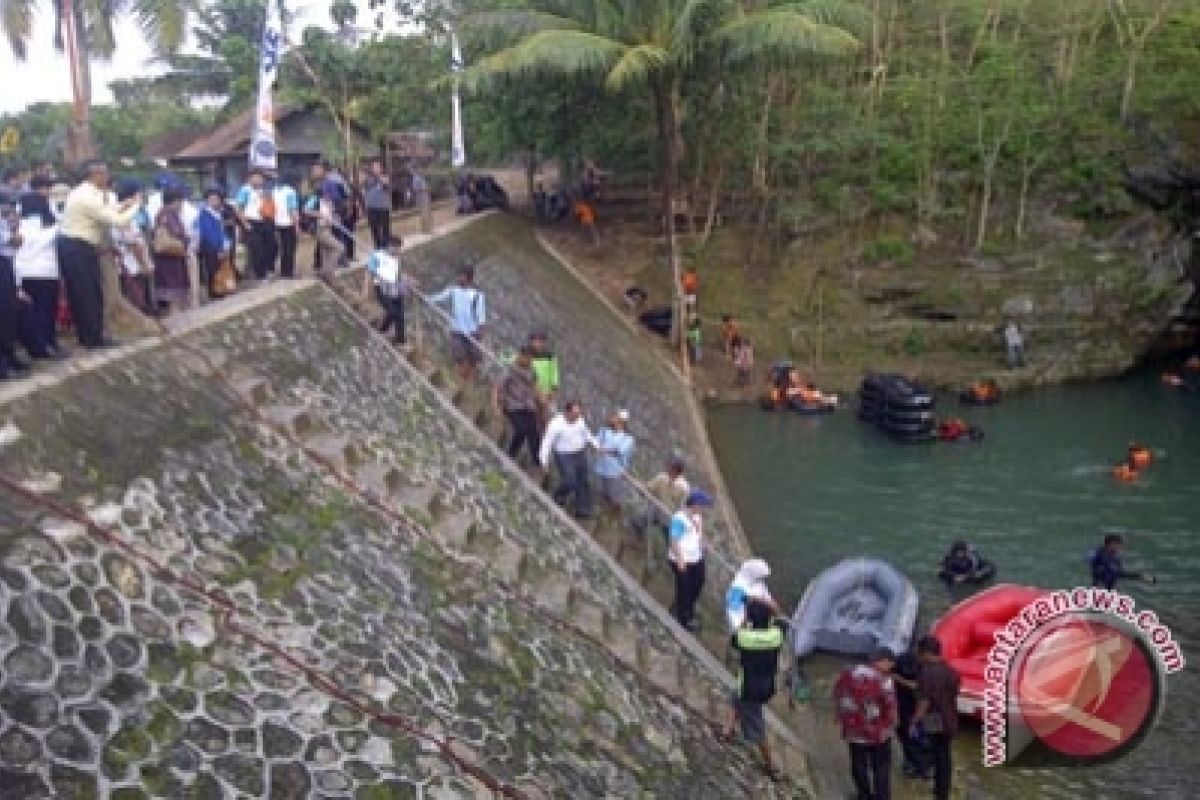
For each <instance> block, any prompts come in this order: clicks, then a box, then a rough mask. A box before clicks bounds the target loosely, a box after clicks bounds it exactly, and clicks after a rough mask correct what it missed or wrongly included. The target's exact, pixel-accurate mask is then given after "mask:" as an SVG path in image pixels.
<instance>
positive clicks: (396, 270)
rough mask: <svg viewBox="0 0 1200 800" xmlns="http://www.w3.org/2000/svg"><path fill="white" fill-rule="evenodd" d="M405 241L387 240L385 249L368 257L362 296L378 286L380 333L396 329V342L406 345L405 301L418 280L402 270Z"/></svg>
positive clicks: (376, 295) (376, 293)
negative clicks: (370, 284)
mask: <svg viewBox="0 0 1200 800" xmlns="http://www.w3.org/2000/svg"><path fill="white" fill-rule="evenodd" d="M403 247H404V242H403V241H402V240H401V239H400V237H399V236H393V237H391V238H389V239H388V240H387V243H386V247H385V248H381V249H379V250H376V251H375V252H373V253H371V255H370V257H368V258H367V269H366V271H365V272H364V273H363V283H364V286H363V295H364V296H365V295H367V293H368V288H369V287H368V286H366V285H365V284H366V283H367V282H368V281H369V282H373V283H374V284H375V299H376V300H378V301H379V305H380V306H382V307H383V320H382V321H381V322H380V323H379V332H380V333H387V332H388V330H389V329H391V328H393V327H394V328H395V331H396V332H395V335H394V339H393V341H394V342H395V343H396V344H398V345H400V346H405V345H406V344H407V339H406V338H405V324H404V302H405V300H407V299H408V296H409V295H411V294H412V293H413V291H414V290H415V289H416V286H417V283H416V280H415V279H414V278H413V277H412V276H411V275H409V274H408V273H407V272H405V271H404V269H403V268H402V267H401V262H400V259H401V252H402V250H403Z"/></svg>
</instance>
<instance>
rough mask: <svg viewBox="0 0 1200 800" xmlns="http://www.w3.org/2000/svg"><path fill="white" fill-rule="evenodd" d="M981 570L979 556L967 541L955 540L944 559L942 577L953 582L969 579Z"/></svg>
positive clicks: (958, 582)
mask: <svg viewBox="0 0 1200 800" xmlns="http://www.w3.org/2000/svg"><path fill="white" fill-rule="evenodd" d="M978 572H979V556H978V555H977V554H976V553H975V552H974V551H973V550H972V549H971V547H970V546H969V545H968V544H967V543H966V542H961V541H960V542H955V543H954V544H953V545H951V546H950V552H949V553H948V554H947V555H946V557H945V558H943V559H942V573H941V574H942V577H943V578H945V579H946V580H947V581H949V582H950V583H952V584H960V583H964V582H965V581H969V580H971V579H972V578H974V577H975V575H976V573H978Z"/></svg>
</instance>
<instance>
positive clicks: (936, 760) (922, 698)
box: [909, 636, 960, 800]
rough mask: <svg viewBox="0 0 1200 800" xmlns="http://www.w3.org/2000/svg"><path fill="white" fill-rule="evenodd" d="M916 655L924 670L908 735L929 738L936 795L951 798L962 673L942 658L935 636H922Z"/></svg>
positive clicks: (918, 685) (942, 799) (935, 796)
mask: <svg viewBox="0 0 1200 800" xmlns="http://www.w3.org/2000/svg"><path fill="white" fill-rule="evenodd" d="M917 657H918V658H919V659H920V660H921V674H920V676H919V677H918V678H917V710H916V713H914V714H913V718H912V722H911V723H909V735H910V736H914V737H915V736H916V735H917V733H918V731H923V732H924V733H925V735H926V736H927V737H928V738H929V750H930V753H931V754H932V756H933V796H934V798H935V799H936V800H949V798H950V777H951V769H952V766H951V763H950V742H951V740H952V739H953V738H954V734H955V733H957V732H958V688H959V683H960V681H959V677H958V673H957V672H955V671H954V669H953V668H952V667H951V666H950V665H949V664H947V663H946V662H945V661H943V660H942V643H941V642H939V641H938V640H937V638H936V637H933V636H922V637H921V640H920V641H919V642H917Z"/></svg>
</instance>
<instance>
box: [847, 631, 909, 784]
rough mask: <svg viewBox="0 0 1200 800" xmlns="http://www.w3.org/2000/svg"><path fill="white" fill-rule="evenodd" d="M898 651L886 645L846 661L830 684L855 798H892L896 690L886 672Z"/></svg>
mask: <svg viewBox="0 0 1200 800" xmlns="http://www.w3.org/2000/svg"><path fill="white" fill-rule="evenodd" d="M895 663H896V657H895V656H894V655H892V652H891V651H890V650H888V649H887V648H882V647H881V648H878V649H876V650H874V651H872V652H871V654H870V656H868V658H867V662H866V663H865V664H857V665H854V666H849V667H846V668H845V669H844V670H842V672H841V674H840V675H838V678H837V682H836V683H834V686H833V704H834V710H835V713H836V714H837V718H838V722H839V723H840V724H841V728H842V739H844V740H845V741H846V745H847V747H849V749H850V776H851V777H852V778H853V780H854V788H855V790H856V791H857V792H858V798H859V800H891V797H892V788H891V787H892V784H891V780H892V774H891V770H892V731H893V730H894V729H895V727H896V721H897V713H898V712H897V707H896V690H895V687H894V685H893V684H892V678H891V676H890V674H889V673H891V671H892V667H893V666H894V665H895Z"/></svg>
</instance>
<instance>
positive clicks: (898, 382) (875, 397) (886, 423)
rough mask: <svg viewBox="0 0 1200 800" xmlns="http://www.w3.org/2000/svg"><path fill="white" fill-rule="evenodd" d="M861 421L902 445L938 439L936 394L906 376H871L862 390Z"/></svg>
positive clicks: (871, 374) (859, 409) (860, 396)
mask: <svg viewBox="0 0 1200 800" xmlns="http://www.w3.org/2000/svg"><path fill="white" fill-rule="evenodd" d="M858 418H859V419H861V420H862V421H863V422H869V423H872V424H874V425H875V426H876V427H878V428H879V429H880V430H881V431H883V432H884V433H886V434H887V435H888V436H890V437H892V438H893V439H895V440H896V441H898V442H907V443H918V442H932V441H936V440H937V419H936V416H935V413H934V398H933V395H932V394H931V393H930V392H929V390H927V389H926V388H925V387H923V386H921V385H920V384H917V383H914V382H913V381H910V380H909V379H908V378H906V377H904V376H903V375H895V374H891V373H874V372H872V373H868V374H867V376H866V377H864V378H863V382H862V388H860V389H859V408H858Z"/></svg>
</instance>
